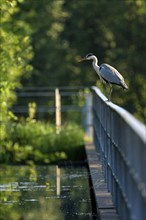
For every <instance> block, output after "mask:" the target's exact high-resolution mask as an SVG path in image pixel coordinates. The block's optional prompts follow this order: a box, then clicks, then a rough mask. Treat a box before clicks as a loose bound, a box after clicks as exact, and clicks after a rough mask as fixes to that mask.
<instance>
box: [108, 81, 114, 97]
mask: <svg viewBox="0 0 146 220" xmlns="http://www.w3.org/2000/svg"><path fill="white" fill-rule="evenodd" d="M109 86H110V93H109V97H108V101H110V100H111V95H112V91H113V87H112V84H110V83H109Z"/></svg>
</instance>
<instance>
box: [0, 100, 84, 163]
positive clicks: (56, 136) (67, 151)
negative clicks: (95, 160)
mask: <svg viewBox="0 0 146 220" xmlns="http://www.w3.org/2000/svg"><path fill="white" fill-rule="evenodd" d="M35 113H36V105H35V103H30V104H29V109H28V114H29V117H28V118H19V119H18V118H17V117H16V116H15V117H12V118H13V120H10V121H9V123H8V124H7V126H6V131H7V136H6V138H5V139H3V141H2V143H1V145H2V146H1V154H0V162H1V163H8V164H29V163H31V162H33V163H36V164H52V163H57V162H59V161H64V160H71V161H79V160H83V159H84V158H85V154H84V140H83V130H82V129H81V128H80V127H79V126H78V125H77V124H65V125H64V126H62V127H61V129H60V132H56V127H55V126H54V125H52V124H50V123H49V122H47V123H46V122H43V121H38V120H36V119H35Z"/></svg>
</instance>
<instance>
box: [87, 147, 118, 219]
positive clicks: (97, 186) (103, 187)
mask: <svg viewBox="0 0 146 220" xmlns="http://www.w3.org/2000/svg"><path fill="white" fill-rule="evenodd" d="M85 150H86V155H87V160H88V167H89V171H90V175H91V181H92V185H93V191H94V195H95V200H96V207H97V212H98V214H99V216H100V219H101V220H120V218H119V216H118V214H117V212H116V209H115V206H114V204H113V202H112V196H111V193H110V192H108V189H107V184H106V183H105V181H104V176H103V172H102V165H101V163H100V161H99V156H98V153H97V151H96V149H95V146H94V145H93V144H86V145H85Z"/></svg>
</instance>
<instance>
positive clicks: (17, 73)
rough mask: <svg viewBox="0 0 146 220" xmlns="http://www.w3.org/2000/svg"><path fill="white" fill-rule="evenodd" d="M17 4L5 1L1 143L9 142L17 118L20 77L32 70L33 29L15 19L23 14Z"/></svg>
mask: <svg viewBox="0 0 146 220" xmlns="http://www.w3.org/2000/svg"><path fill="white" fill-rule="evenodd" d="M21 1H22V0H21ZM21 1H19V2H21ZM17 3H18V0H11V1H10V0H9V1H8V0H7V1H5V0H1V48H0V57H1V73H0V110H1V118H0V124H1V127H0V129H1V130H0V137H1V140H4V139H5V138H6V130H5V128H6V126H7V124H8V120H9V118H10V117H12V116H13V114H12V113H11V112H10V111H9V108H10V107H11V106H12V104H13V103H14V101H15V99H16V96H15V92H14V90H15V88H17V87H20V77H21V76H22V75H23V74H26V73H28V72H30V71H31V69H32V67H31V66H30V65H29V64H28V61H29V60H30V59H31V58H32V48H31V46H30V37H29V36H28V33H29V26H28V25H27V24H26V23H25V22H24V21H22V20H17V21H16V22H14V21H13V15H14V14H15V13H16V12H17V11H18V10H19V8H18V7H17Z"/></svg>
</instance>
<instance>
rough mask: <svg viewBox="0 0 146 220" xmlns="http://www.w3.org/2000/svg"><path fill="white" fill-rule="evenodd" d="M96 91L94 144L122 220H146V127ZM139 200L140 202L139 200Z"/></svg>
mask: <svg viewBox="0 0 146 220" xmlns="http://www.w3.org/2000/svg"><path fill="white" fill-rule="evenodd" d="M92 91H93V127H94V144H95V146H96V149H97V152H98V153H99V155H100V159H101V162H102V166H103V171H104V174H105V180H106V182H107V185H108V190H109V191H110V192H111V194H112V196H113V202H114V204H115V206H116V208H117V211H118V213H119V216H120V218H121V220H125V219H126V220H127V219H128V220H144V219H146V212H145V207H146V170H145V167H146V127H145V125H144V124H142V123H141V122H140V121H138V120H137V119H136V118H134V116H132V115H131V114H130V113H129V112H128V111H126V110H125V109H123V108H121V107H119V106H118V105H115V104H113V103H112V102H109V101H108V100H107V98H106V97H105V96H104V95H103V94H102V92H101V91H100V90H99V89H98V88H97V87H92ZM135 198H136V199H135Z"/></svg>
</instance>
